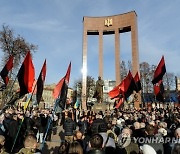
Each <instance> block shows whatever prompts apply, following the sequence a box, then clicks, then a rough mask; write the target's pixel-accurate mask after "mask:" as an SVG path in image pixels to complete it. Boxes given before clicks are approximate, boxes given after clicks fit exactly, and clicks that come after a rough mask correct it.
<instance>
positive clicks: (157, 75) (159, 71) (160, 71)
mask: <svg viewBox="0 0 180 154" xmlns="http://www.w3.org/2000/svg"><path fill="white" fill-rule="evenodd" d="M165 73H166V66H165V61H164V56H162V58H161V61H160V62H159V64H158V66H157V68H156V70H155V72H154V79H153V80H152V83H153V84H156V83H158V82H159V81H160V80H162V78H163V76H164V74H165Z"/></svg>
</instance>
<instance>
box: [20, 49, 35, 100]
mask: <svg viewBox="0 0 180 154" xmlns="http://www.w3.org/2000/svg"><path fill="white" fill-rule="evenodd" d="M34 76H35V71H34V65H33V62H32V58H31V54H30V51H28V53H27V55H26V57H25V59H24V62H23V63H22V65H21V68H20V69H19V72H18V75H17V77H18V82H19V86H20V95H19V97H21V96H23V95H25V94H27V93H30V92H32V86H33V83H34Z"/></svg>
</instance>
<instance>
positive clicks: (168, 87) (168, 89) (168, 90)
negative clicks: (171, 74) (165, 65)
mask: <svg viewBox="0 0 180 154" xmlns="http://www.w3.org/2000/svg"><path fill="white" fill-rule="evenodd" d="M166 79H167V92H168V97H169V103H171V98H170V86H169V79H168V75H167V72H166Z"/></svg>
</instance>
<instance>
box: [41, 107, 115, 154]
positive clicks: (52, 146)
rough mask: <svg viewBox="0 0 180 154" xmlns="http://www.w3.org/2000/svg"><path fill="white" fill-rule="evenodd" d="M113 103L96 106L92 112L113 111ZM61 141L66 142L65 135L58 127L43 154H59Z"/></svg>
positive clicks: (46, 144)
mask: <svg viewBox="0 0 180 154" xmlns="http://www.w3.org/2000/svg"><path fill="white" fill-rule="evenodd" d="M112 108H113V103H110V104H109V103H102V104H98V103H97V104H94V105H93V107H92V110H94V111H95V112H98V111H100V110H106V109H110V110H111V109H112ZM61 140H64V134H63V129H62V126H57V127H55V128H53V132H52V135H51V142H46V143H45V145H44V148H43V150H42V153H43V154H58V148H59V146H60V143H61Z"/></svg>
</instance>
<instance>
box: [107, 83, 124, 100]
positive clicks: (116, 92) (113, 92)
mask: <svg viewBox="0 0 180 154" xmlns="http://www.w3.org/2000/svg"><path fill="white" fill-rule="evenodd" d="M122 93H124V80H122V81H121V83H120V84H119V85H117V86H116V87H114V88H113V89H112V90H111V91H110V92H109V93H108V95H109V97H110V98H111V99H113V98H117V97H119V95H120V94H122Z"/></svg>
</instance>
